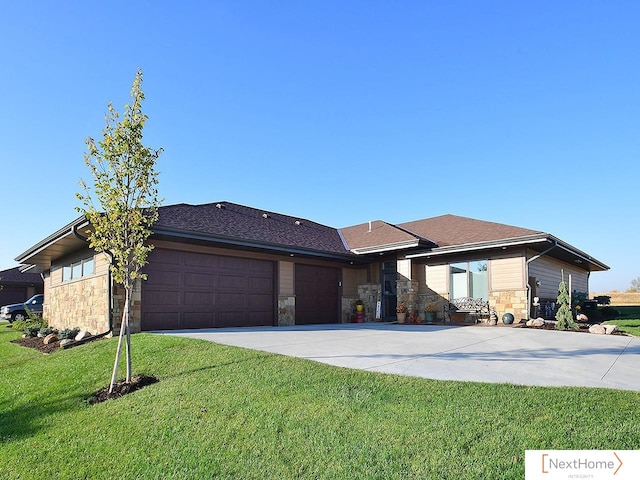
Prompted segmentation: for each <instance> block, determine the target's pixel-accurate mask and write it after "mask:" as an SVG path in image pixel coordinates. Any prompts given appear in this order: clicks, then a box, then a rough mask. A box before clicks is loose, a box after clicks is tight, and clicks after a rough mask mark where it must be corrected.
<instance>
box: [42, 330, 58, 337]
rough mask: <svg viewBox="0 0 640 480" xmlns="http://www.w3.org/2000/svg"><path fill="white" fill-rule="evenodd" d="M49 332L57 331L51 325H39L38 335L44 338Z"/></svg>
mask: <svg viewBox="0 0 640 480" xmlns="http://www.w3.org/2000/svg"><path fill="white" fill-rule="evenodd" d="M51 333H58V330H56V329H55V328H51V327H40V330H39V331H38V336H39V337H43V338H44V337H46V336H47V335H49V334H51Z"/></svg>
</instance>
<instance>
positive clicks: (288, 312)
mask: <svg viewBox="0 0 640 480" xmlns="http://www.w3.org/2000/svg"><path fill="white" fill-rule="evenodd" d="M295 324H296V297H295V296H293V295H281V296H279V297H278V326H279V327H290V326H292V325H295Z"/></svg>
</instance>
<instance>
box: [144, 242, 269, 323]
mask: <svg viewBox="0 0 640 480" xmlns="http://www.w3.org/2000/svg"><path fill="white" fill-rule="evenodd" d="M145 272H146V273H147V275H148V276H147V280H146V281H145V282H144V283H143V286H142V330H175V329H180V328H212V327H237V326H259V325H273V324H274V315H275V303H274V298H275V283H274V278H275V272H274V263H273V262H270V261H266V260H256V259H251V258H240V257H228V256H223V255H208V254H204V253H194V252H186V251H179V250H167V249H160V248H158V249H155V250H153V251H152V252H151V253H150V255H149V264H148V265H147V266H146V267H145Z"/></svg>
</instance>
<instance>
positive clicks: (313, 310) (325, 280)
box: [295, 264, 340, 325]
mask: <svg viewBox="0 0 640 480" xmlns="http://www.w3.org/2000/svg"><path fill="white" fill-rule="evenodd" d="M339 282H340V270H338V269H337V268H328V267H317V266H313V265H299V264H296V279H295V285H296V325H308V324H317V323H337V322H339V321H340V286H339V285H340V283H339Z"/></svg>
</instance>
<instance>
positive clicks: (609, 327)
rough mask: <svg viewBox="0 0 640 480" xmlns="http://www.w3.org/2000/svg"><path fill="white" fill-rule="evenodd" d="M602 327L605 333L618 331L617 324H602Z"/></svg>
mask: <svg viewBox="0 0 640 480" xmlns="http://www.w3.org/2000/svg"><path fill="white" fill-rule="evenodd" d="M602 326H603V327H604V330H605V333H606V334H607V335H611V334H613V333H616V332H617V331H618V326H617V325H602Z"/></svg>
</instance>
